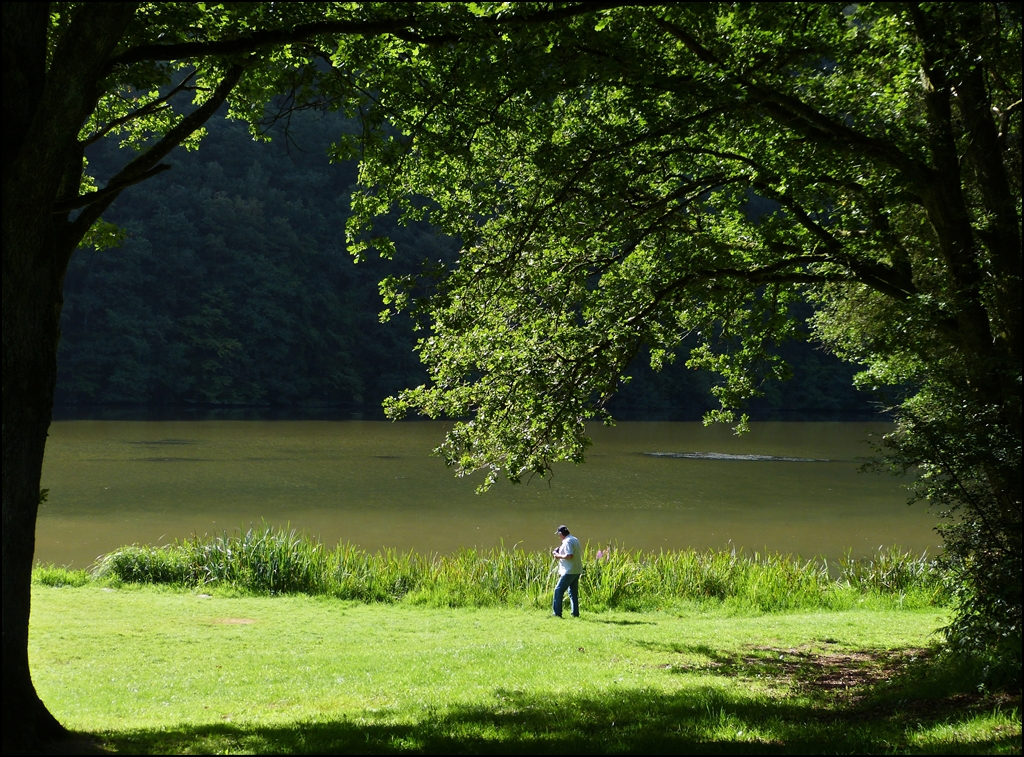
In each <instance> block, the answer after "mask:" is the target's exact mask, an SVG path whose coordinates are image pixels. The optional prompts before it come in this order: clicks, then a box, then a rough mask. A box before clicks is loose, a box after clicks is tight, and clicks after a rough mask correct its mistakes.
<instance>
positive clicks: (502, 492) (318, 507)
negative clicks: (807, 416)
mask: <svg viewBox="0 0 1024 757" xmlns="http://www.w3.org/2000/svg"><path fill="white" fill-rule="evenodd" d="M444 429H445V424H443V423H440V422H437V423H433V422H415V423H413V422H409V423H387V422H378V421H161V422H152V421H58V422H55V423H54V424H53V425H52V426H51V430H50V437H49V440H48V442H47V448H46V458H45V461H44V464H43V484H42V485H43V487H45V488H48V489H49V490H50V492H49V500H48V501H47V502H46V503H44V505H43V506H42V507H41V508H40V512H39V520H38V528H37V532H36V559H37V560H38V561H40V562H44V563H50V562H52V563H57V564H60V565H73V566H76V567H85V566H88V565H89V564H90V563H91V562H92V561H93V560H94V559H95V558H96V557H97V556H98V555H100V554H102V553H104V552H107V551H110V550H112V549H114V548H116V547H118V546H121V545H123V544H132V543H140V544H141V543H149V544H163V543H167V542H169V541H171V540H173V539H175V538H182V537H187V536H190V535H191V534H193V533H212V532H217V531H224V530H228V531H233V530H234V529H237V528H248V527H250V526H251V525H259V524H260V523H261V522H262V521H264V520H265V521H267V522H268V523H272V524H274V525H279V526H285V525H288V526H290V527H291V528H295V529H298V530H300V531H305V532H306V533H308V534H312V535H316V536H319V537H320V538H321V539H322V540H323V541H324V542H325V543H327V544H329V545H330V546H333V545H334V544H336V543H337V542H338V541H349V542H352V543H353V544H356V545H358V546H361V547H363V548H365V549H369V550H376V549H380V548H385V547H386V548H395V549H399V550H407V549H415V550H419V551H428V552H429V551H438V552H451V551H454V550H457V549H459V548H460V547H474V546H476V547H491V546H495V545H498V544H502V543H503V544H504V545H505V546H506V547H511V546H513V545H515V544H518V545H520V546H521V547H523V548H526V549H541V548H544V547H548V546H550V545H551V544H552V542H553V540H554V537H553V534H552V532H553V531H554V530H555V528H556V527H557V526H558V525H559V524H561V523H566V524H568V525H569V527H570V528H571V529H572V531H573V533H575V534H577V535H578V536H579V537H580V538H581V540H583V541H587V540H589V541H590V542H591V544H592V545H607V544H618V545H620V546H624V547H630V548H639V549H644V550H658V549H681V548H686V547H695V548H701V549H703V548H727V547H731V546H735V547H737V548H743V549H744V550H745V551H747V552H753V551H763V550H766V549H767V550H771V551H780V552H787V553H795V554H800V555H803V556H805V557H811V556H816V555H826V556H828V557H829V558H832V559H835V558H837V557H839V556H841V555H842V554H843V553H844V552H845V551H847V550H850V551H852V553H853V554H854V555H855V556H866V555H869V554H871V553H873V552H874V551H875V550H877V549H878V547H879V546H889V545H893V544H896V545H900V546H902V547H905V548H909V549H912V550H914V551H916V552H920V551H922V550H925V549H927V550H928V551H929V552H930V553H932V554H934V553H936V552H937V551H938V545H939V543H940V539H939V537H938V536H937V535H936V534H935V532H934V531H933V528H934V525H935V518H934V516H933V515H931V514H929V513H928V511H927V509H926V507H925V506H924V505H922V504H917V505H914V506H912V507H908V506H907V505H906V499H907V494H906V491H905V490H904V489H903V488H901V486H900V483H901V482H900V480H899V479H895V478H892V477H890V476H885V475H877V474H870V473H859V472H858V468H859V461H858V458H862V457H864V456H867V455H869V454H870V448H869V447H868V445H867V444H866V443H865V440H866V439H868V438H869V437H871V435H875V438H877V435H880V434H882V433H884V432H885V431H886V430H888V429H889V426H888V425H887V424H884V423H753V424H751V432H750V433H749V434H746V435H744V436H742V437H736V436H734V435H733V434H732V432H731V430H730V429H729V428H727V427H722V426H716V427H711V428H705V427H703V426H702V425H701V424H700V423H621V424H619V425H618V426H616V427H614V428H604V427H601V426H596V425H595V426H594V427H593V428H592V429H591V434H592V436H593V439H594V445H593V447H591V449H590V450H589V453H588V455H587V462H586V463H585V464H584V465H580V466H573V465H568V464H565V465H558V466H556V467H555V474H554V476H553V477H551V478H548V479H540V478H534V479H533V480H532V481H530V482H529V483H524V484H522V485H519V486H513V485H511V484H508V483H507V482H505V481H501V482H499V483H498V484H497V485H495V486H494V487H493V489H492V490H491V491H490V492H488V493H487V494H484V495H477V494H475V493H474V489H475V487H476V485H477V484H478V483H479V481H480V475H479V474H478V475H476V476H471V477H469V478H462V479H458V478H456V477H455V476H454V475H453V471H452V470H451V469H448V468H445V466H444V464H443V462H442V461H441V460H440V459H438V458H436V457H432V456H431V455H430V450H431V449H432V448H433V447H435V446H437V444H439V443H440V441H441V439H442V437H443V434H444Z"/></svg>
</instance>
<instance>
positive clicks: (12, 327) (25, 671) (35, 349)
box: [3, 191, 65, 752]
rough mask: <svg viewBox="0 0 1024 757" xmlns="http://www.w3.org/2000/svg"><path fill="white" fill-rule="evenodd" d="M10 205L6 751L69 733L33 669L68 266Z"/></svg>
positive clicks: (43, 230) (6, 235) (6, 267)
mask: <svg viewBox="0 0 1024 757" xmlns="http://www.w3.org/2000/svg"><path fill="white" fill-rule="evenodd" d="M5 195H6V191H5ZM4 206H5V207H4V220H3V227H4V229H3V245H4V248H3V249H4V252H3V319H4V323H3V371H4V373H3V661H4V663H3V664H4V675H3V718H4V724H5V726H4V737H3V738H4V751H5V752H7V751H9V748H13V749H17V748H19V747H26V746H29V745H31V744H33V743H39V742H40V741H48V740H52V739H55V738H59V737H61V736H63V735H64V734H65V731H64V728H63V727H62V726H61V725H60V724H59V723H58V722H57V720H56V719H55V718H54V717H53V716H52V715H51V714H50V712H49V711H48V710H47V709H46V707H45V705H44V704H43V703H42V702H41V701H40V699H39V697H38V696H37V694H36V691H35V687H34V686H33V684H32V678H31V675H30V673H29V667H28V621H29V609H30V593H31V577H32V562H33V554H34V549H35V529H36V513H37V510H38V508H39V477H40V472H41V470H42V465H43V449H44V447H45V444H46V433H47V429H48V427H49V425H50V412H51V407H52V405H53V391H54V386H55V383H56V375H57V340H58V337H59V330H58V318H59V316H60V306H61V283H62V279H63V271H62V270H57V266H56V265H54V262H55V261H54V257H55V256H54V254H53V250H54V246H53V244H52V242H53V240H52V239H48V237H50V236H52V232H51V231H50V229H52V226H50V227H49V229H48V228H47V225H46V224H44V223H40V222H39V219H36V221H35V223H31V222H30V223H28V224H26V225H25V226H20V224H17V220H19V219H16V218H12V217H11V216H9V215H8V212H7V207H6V206H7V202H6V201H5V202H4ZM20 220H24V219H20ZM47 220H48V219H47ZM47 253H49V254H47ZM44 293H45V294H44Z"/></svg>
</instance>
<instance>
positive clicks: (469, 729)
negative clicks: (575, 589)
mask: <svg viewBox="0 0 1024 757" xmlns="http://www.w3.org/2000/svg"><path fill="white" fill-rule="evenodd" d="M945 621H946V614H945V611H944V610H943V609H941V608H937V607H931V608H925V609H919V610H913V611H911V610H896V609H889V610H878V609H874V610H866V609H852V610H846V611H832V612H801V613H774V614H764V613H755V612H740V611H737V610H736V609H735V608H733V609H730V608H728V607H719V608H717V609H712V608H710V607H708V606H703V607H701V606H698V605H696V604H690V605H687V604H686V603H680V604H679V605H677V606H676V607H674V608H673V609H672V610H670V611H649V612H642V613H626V612H616V611H606V612H599V613H595V612H592V611H590V610H589V609H588V608H587V606H586V605H584V616H583V618H582V619H580V620H572V619H565V620H556V619H552V618H549V617H547V616H546V613H545V612H543V611H540V610H532V609H522V608H515V607H484V608H460V609H450V608H437V607H428V606H423V605H414V604H411V603H393V604H380V603H377V604H364V603H355V602H348V601H339V600H337V599H332V598H325V597H308V596H294V595H293V596H240V595H237V594H236V595H234V596H232V595H231V593H230V591H229V590H226V589H224V588H221V589H212V590H208V591H203V590H196V589H192V590H185V589H181V588H172V587H166V586H135V585H129V584H123V585H121V586H119V587H118V586H113V585H103V584H102V583H98V582H95V581H92V582H89V583H86V584H85V585H83V586H80V587H72V586H63V587H50V586H44V585H42V584H39V583H36V584H35V585H34V587H33V613H32V627H31V639H30V659H31V663H32V669H33V678H34V680H35V682H36V686H37V688H38V690H39V692H40V695H41V696H42V698H43V700H44V701H46V702H47V704H48V705H49V706H50V708H51V711H53V712H54V714H55V715H57V717H58V718H59V719H60V720H61V722H63V723H65V724H66V725H67V726H69V727H70V728H72V729H74V730H76V731H80V732H84V733H86V734H88V735H90V736H91V737H94V738H96V739H97V740H98V743H99V745H100V748H101V749H102V750H104V751H107V752H111V753H150V754H154V753H221V752H228V753H318V752H328V753H329V752H356V753H392V752H416V753H453V752H454V753H483V752H486V753H516V752H523V751H526V752H530V753H550V752H560V753H565V752H589V753H607V752H635V753H650V752H675V753H679V752H704V753H708V752H711V753H736V752H746V753H807V752H818V753H820V752H862V753H875V752H903V753H911V752H913V753H917V752H928V753H990V754H997V753H1019V752H1020V745H1021V725H1020V714H1019V712H1020V711H1019V706H1020V703H1019V697H1018V698H1016V699H1007V698H1005V697H999V696H991V695H985V694H984V693H979V692H977V691H972V692H963V691H959V690H958V689H957V686H956V684H955V681H956V677H957V672H956V671H954V670H950V669H949V668H948V667H947V666H945V665H936V664H933V662H932V651H931V649H932V644H933V642H934V640H935V636H934V631H935V629H937V628H938V627H940V626H941V625H943V623H944V622H945Z"/></svg>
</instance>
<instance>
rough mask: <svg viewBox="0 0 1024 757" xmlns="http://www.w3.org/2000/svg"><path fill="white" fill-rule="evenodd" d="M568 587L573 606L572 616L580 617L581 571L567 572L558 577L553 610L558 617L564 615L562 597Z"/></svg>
mask: <svg viewBox="0 0 1024 757" xmlns="http://www.w3.org/2000/svg"><path fill="white" fill-rule="evenodd" d="M566 589H568V590H569V605H570V606H571V607H572V616H573V617H574V618H578V617H579V616H580V574H579V573H566V574H565V575H564V576H562V577H561V578H559V579H558V583H557V584H556V585H555V599H554V601H553V602H552V603H551V612H553V613H554V614H555V615H557V616H558V617H562V597H563V596H565V590H566Z"/></svg>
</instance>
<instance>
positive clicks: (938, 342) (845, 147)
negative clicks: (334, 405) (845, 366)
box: [350, 3, 1021, 670]
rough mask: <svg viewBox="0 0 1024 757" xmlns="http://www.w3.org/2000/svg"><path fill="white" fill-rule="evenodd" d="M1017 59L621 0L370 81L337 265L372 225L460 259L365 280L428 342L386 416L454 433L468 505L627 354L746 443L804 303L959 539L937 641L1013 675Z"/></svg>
mask: <svg viewBox="0 0 1024 757" xmlns="http://www.w3.org/2000/svg"><path fill="white" fill-rule="evenodd" d="M1020 34H1021V17H1020V7H1019V5H1009V4H1001V3H991V4H969V5H968V4H873V3H865V4H857V5H845V6H844V5H842V4H819V3H807V4H790V5H788V6H786V9H785V12H779V8H778V6H774V5H771V4H758V3H751V4H734V3H709V4H704V3H702V4H689V3H676V4H665V5H656V4H638V5H637V6H633V7H620V8H611V9H603V10H601V11H599V12H596V13H594V14H590V15H586V16H579V17H574V18H571V19H567V20H565V21H564V22H561V23H558V24H556V25H544V26H537V27H533V26H530V27H522V28H518V29H516V30H510V31H508V32H507V33H503V34H490V35H487V34H482V35H479V36H476V37H474V38H473V39H471V40H469V39H464V40H462V41H461V42H460V43H459V44H458V45H447V44H416V45H412V46H410V48H408V50H407V51H406V52H405V53H404V54H403V55H400V56H397V57H395V58H393V59H390V60H388V61H387V63H388V64H389V65H380V66H377V67H376V68H374V69H372V70H371V71H368V72H367V74H366V78H365V79H364V81H365V83H364V84H363V87H364V89H366V91H367V92H371V93H377V94H376V95H375V96H374V98H373V103H372V109H371V111H372V110H373V109H375V111H376V116H375V117H373V118H370V119H369V122H370V123H371V124H372V123H378V124H383V123H385V122H388V123H391V124H394V127H395V128H394V129H393V130H389V129H386V128H382V129H378V130H377V131H376V132H375V134H376V138H375V139H373V140H371V141H369V142H368V143H367V146H366V147H365V150H366V153H365V159H364V163H363V169H362V175H361V180H362V181H363V183H364V184H365V185H366V187H367V188H366V190H365V191H364V192H363V194H362V195H361V196H357V197H354V199H353V206H354V208H355V209H356V211H357V215H356V217H355V218H354V219H353V221H352V222H351V223H350V233H351V235H352V239H353V243H354V245H355V247H356V249H357V250H358V249H360V248H361V247H362V246H363V245H366V244H374V243H373V242H372V241H367V237H368V236H369V235H371V234H372V231H371V229H372V223H373V218H374V217H375V216H380V215H381V214H383V213H386V212H387V211H389V210H390V209H391V208H392V207H393V206H396V205H397V206H399V207H401V208H402V209H403V212H404V213H405V215H406V217H408V218H424V217H428V218H429V219H430V220H431V221H432V222H433V223H435V224H438V225H439V226H440V227H441V228H442V229H443V230H445V231H446V232H447V233H449V234H452V235H456V236H458V237H459V238H461V239H462V240H463V243H464V248H463V250H462V252H461V255H460V257H459V261H458V265H457V266H456V267H452V268H447V267H444V266H438V267H436V268H435V269H434V270H430V271H425V272H424V274H423V275H422V276H419V277H395V278H393V279H392V280H390V281H389V282H388V283H387V292H388V295H389V297H390V300H391V302H392V304H393V306H394V308H395V309H396V310H403V309H408V310H410V312H412V313H414V314H415V315H416V316H417V317H419V318H421V319H422V320H423V322H424V323H426V324H429V328H430V333H429V334H428V335H427V336H426V337H425V338H424V339H422V340H421V342H420V347H419V348H420V352H421V355H422V357H423V359H424V360H425V362H426V363H427V365H428V368H429V370H430V373H431V381H430V382H429V383H428V384H426V385H424V386H421V387H418V388H415V389H411V390H409V391H406V392H404V393H402V394H401V395H399V396H398V397H397V398H396V399H394V400H393V401H392V402H391V404H390V412H391V413H392V414H393V415H395V416H401V415H403V414H405V413H406V412H409V411H413V410H415V411H419V412H422V413H425V414H427V415H431V416H437V415H442V414H443V415H447V416H450V417H455V418H462V419H464V420H463V421H462V422H460V423H458V424H457V425H456V426H455V427H454V429H453V431H452V432H451V433H450V434H449V436H448V439H447V441H446V443H445V445H444V447H443V448H442V451H443V453H444V454H445V456H446V458H447V460H448V462H449V463H451V464H453V465H455V466H457V467H458V469H459V470H460V471H461V472H463V473H468V472H471V471H473V470H478V469H485V470H486V472H487V478H486V480H485V482H484V487H486V486H487V485H489V483H490V482H491V481H493V480H494V479H495V477H496V476H498V475H506V476H508V477H509V478H510V479H512V480H514V481H515V480H519V479H520V478H521V477H522V476H524V475H527V474H541V475H543V474H544V473H545V472H546V471H547V470H548V469H549V466H550V464H551V463H552V461H555V460H572V461H580V460H581V459H582V458H583V454H584V450H585V449H586V446H587V444H588V440H587V436H586V428H585V423H586V421H587V420H588V419H591V418H595V417H596V418H602V417H603V418H605V419H606V420H607V419H608V415H607V409H606V408H607V403H608V400H609V398H610V397H611V396H612V395H613V394H614V393H615V392H616V391H617V390H618V389H619V388H620V387H621V385H622V384H623V382H625V381H627V380H628V376H627V373H626V367H627V365H628V364H629V361H630V360H631V359H632V358H633V356H634V355H636V354H637V352H638V351H639V350H640V349H641V348H642V347H644V346H646V347H647V348H649V349H650V354H651V361H652V363H653V364H654V365H655V366H658V365H662V364H664V363H666V362H667V361H671V360H672V359H673V356H674V355H675V354H676V353H677V352H678V351H679V350H680V348H681V347H683V346H688V347H689V350H690V351H689V357H688V365H690V366H691V367H702V368H708V369H712V370H714V371H717V372H718V373H719V374H720V375H721V381H720V382H719V384H718V385H717V386H716V387H715V388H714V389H713V391H714V393H715V394H716V395H717V397H718V398H719V400H720V401H721V409H720V410H719V411H717V412H713V413H711V414H710V417H709V419H710V420H727V421H737V420H738V422H739V425H740V427H741V428H742V426H743V424H744V419H743V418H742V417H739V418H736V417H735V416H734V412H735V411H736V409H737V408H739V407H741V406H742V403H743V402H744V401H745V400H746V399H747V398H750V397H751V396H754V395H756V394H757V393H758V392H759V391H761V386H762V385H763V382H764V381H766V380H771V379H776V378H779V377H781V376H784V375H785V373H786V371H787V369H786V366H785V365H784V361H783V360H782V359H781V358H780V356H779V355H778V354H776V353H775V352H773V350H772V349H771V345H772V344H776V343H779V342H780V341H782V340H785V339H788V338H790V337H791V336H792V335H793V333H794V330H795V329H796V328H797V321H796V319H795V318H794V304H795V303H797V302H800V301H802V302H804V303H808V304H810V305H811V306H813V308H814V316H813V318H812V321H811V325H812V332H813V336H814V337H815V338H816V339H818V340H820V341H821V342H823V343H824V344H826V345H828V346H829V347H830V348H831V349H832V350H834V351H835V352H836V353H837V354H839V355H841V356H844V357H846V358H848V359H850V360H853V361H856V362H858V363H860V364H862V365H863V366H864V370H863V371H862V372H861V373H860V374H859V376H858V379H857V380H858V382H859V383H860V384H861V385H863V386H866V387H875V386H886V387H889V389H890V392H891V396H892V404H893V406H894V408H895V409H896V411H897V417H898V423H897V427H896V430H895V431H894V432H893V433H892V434H890V435H889V436H888V437H887V440H886V447H887V449H886V452H887V455H888V456H887V458H886V459H887V460H888V462H889V463H890V464H891V465H893V466H895V467H896V468H897V469H902V470H907V469H911V468H913V469H916V470H917V471H918V473H919V477H918V479H917V481H918V484H917V493H918V494H919V495H920V496H923V497H927V498H929V499H930V500H931V501H932V502H933V504H936V505H938V506H939V508H940V510H942V511H943V512H944V514H946V515H956V519H955V520H954V521H953V522H952V523H951V524H949V525H947V526H945V536H946V548H947V560H948V564H949V566H950V567H951V569H952V570H953V572H954V575H956V576H957V580H958V582H959V585H960V586H961V587H962V591H961V594H960V597H959V600H960V604H959V611H958V616H957V620H956V622H955V623H954V624H953V626H952V627H951V628H950V629H949V631H950V637H951V638H952V639H954V640H956V641H957V643H961V644H964V645H967V646H970V645H972V644H973V645H980V646H982V647H985V646H986V645H992V644H994V645H996V646H1000V645H1002V647H1001V648H1003V649H1004V651H1005V650H1010V652H1008V653H1009V654H1011V656H1012V657H1015V659H1016V660H1017V663H1014V664H1017V667H1018V670H1019V664H1018V663H1019V653H1020V621H1021V605H1020V584H1021V572H1020V569H1021V497H1020V491H1021V489H1020V480H1021V479H1020V473H1021V472H1020V461H1021V395H1020V390H1021V280H1020V276H1021V246H1020V214H1021V190H1020V176H1021V170H1020V169H1021V165H1020V157H1021V141H1020V139H1021V131H1020V110H1021V107H1020V106H1021V67H1020V49H1021V38H1020ZM420 198H427V200H423V199H420ZM376 244H377V246H378V247H379V248H380V249H383V250H385V251H386V250H387V249H388V246H387V242H386V241H381V242H377V243H376ZM989 648H991V647H989ZM1012 650H1015V651H1012Z"/></svg>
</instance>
